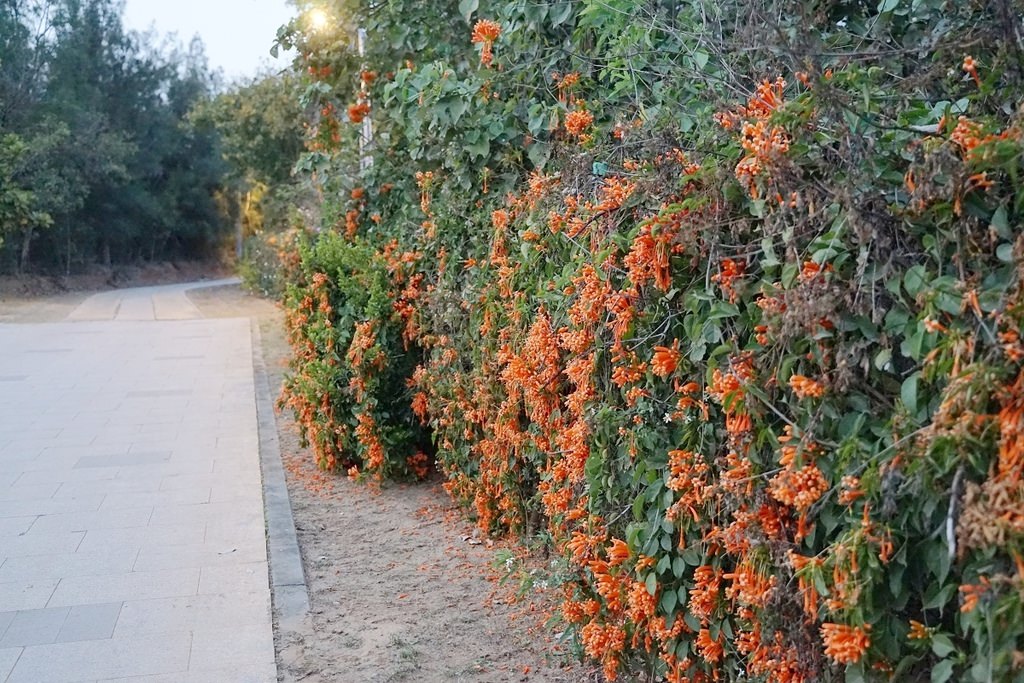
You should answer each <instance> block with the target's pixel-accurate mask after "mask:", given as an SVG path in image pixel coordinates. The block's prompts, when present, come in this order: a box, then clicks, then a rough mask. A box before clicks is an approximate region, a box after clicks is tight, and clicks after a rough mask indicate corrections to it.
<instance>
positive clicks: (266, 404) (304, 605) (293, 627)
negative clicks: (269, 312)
mask: <svg viewBox="0 0 1024 683" xmlns="http://www.w3.org/2000/svg"><path fill="white" fill-rule="evenodd" d="M249 327H250V330H251V336H252V365H253V373H254V376H255V380H256V382H255V386H256V417H257V422H258V431H259V444H260V447H259V451H260V470H261V471H262V473H263V512H264V517H265V520H266V525H267V557H268V560H269V564H270V590H271V596H272V599H273V607H274V617H275V622H276V623H277V626H278V630H279V631H280V632H281V633H280V635H283V633H284V632H285V631H293V632H294V631H301V630H302V628H303V626H302V625H303V620H304V619H305V617H306V616H307V614H308V613H309V592H308V590H307V588H306V575H305V572H304V571H303V568H302V553H301V552H300V550H299V540H298V537H297V536H296V533H295V518H294V517H293V516H292V504H291V499H290V498H289V497H288V486H287V483H286V482H285V475H284V465H283V464H282V463H281V447H280V443H279V442H278V438H277V421H276V417H275V415H274V401H273V398H272V394H271V392H270V378H269V374H268V372H267V364H266V360H265V359H264V357H263V345H262V335H261V334H260V327H259V320H258V319H256V318H250V321H249Z"/></svg>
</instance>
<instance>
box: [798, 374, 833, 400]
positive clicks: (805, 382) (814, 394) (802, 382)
mask: <svg viewBox="0 0 1024 683" xmlns="http://www.w3.org/2000/svg"><path fill="white" fill-rule="evenodd" d="M789 388H790V389H792V390H793V393H794V394H796V396H797V398H821V397H822V396H824V395H825V385H823V384H822V383H821V382H818V381H817V380H813V379H811V378H810V377H805V376H804V375H793V376H792V377H790V378H789Z"/></svg>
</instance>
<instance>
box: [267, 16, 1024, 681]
mask: <svg viewBox="0 0 1024 683" xmlns="http://www.w3.org/2000/svg"><path fill="white" fill-rule="evenodd" d="M336 9H337V10H338V16H345V17H355V18H357V20H358V21H359V22H361V23H362V25H364V26H366V27H367V29H368V33H369V42H368V46H369V47H368V50H367V53H366V55H365V57H363V58H362V60H360V58H359V57H357V56H356V55H354V54H352V51H351V50H350V48H349V46H348V42H347V41H346V40H344V39H342V38H339V35H344V31H347V30H349V29H347V28H345V27H344V26H343V25H342V23H341V22H340V21H339V26H338V28H337V31H338V32H342V33H340V34H333V35H324V34H322V33H316V32H313V31H312V30H309V31H305V30H303V26H302V20H301V19H300V20H299V21H297V22H296V24H295V25H294V26H292V27H291V29H290V31H286V32H285V33H284V34H283V36H284V40H285V41H286V42H294V43H296V44H297V45H298V47H299V49H300V52H301V54H302V58H301V60H302V67H303V69H304V70H306V72H307V73H308V75H309V78H310V87H309V90H308V97H309V98H310V99H311V100H312V101H315V102H316V103H317V106H318V108H319V109H320V111H321V114H322V119H321V123H320V126H319V128H318V129H317V130H315V131H313V135H312V137H311V142H310V149H311V153H310V155H309V157H308V158H307V159H306V161H305V164H306V167H307V168H308V169H309V170H310V171H312V172H314V173H315V174H316V177H317V179H318V180H319V182H320V183H321V185H322V188H323V190H324V196H325V205H324V209H325V216H326V217H327V221H328V222H327V224H326V225H325V228H324V230H323V231H322V232H321V233H320V234H319V236H317V237H316V238H315V239H311V240H309V241H308V243H307V244H306V245H305V246H303V247H302V249H301V265H299V266H298V268H297V269H296V271H295V275H294V276H293V277H292V283H291V285H290V287H289V293H288V295H287V304H288V311H289V321H290V329H291V334H292V341H293V344H294V345H295V349H296V355H295V359H294V361H293V366H292V368H293V373H292V376H291V378H290V379H289V381H288V384H287V387H286V392H285V400H286V401H287V402H288V403H290V405H292V406H293V407H294V408H295V410H296V414H297V415H298V417H299V418H300V420H301V422H302V424H303V425H304V428H305V429H306V431H307V434H308V435H309V437H310V439H311V441H312V442H313V444H314V445H315V446H316V452H317V454H318V457H319V459H320V464H321V465H322V466H324V467H328V468H344V469H350V472H351V473H352V474H356V473H360V475H361V476H379V477H385V476H409V475H420V476H422V474H424V473H425V471H426V470H425V464H426V463H427V462H428V461H429V460H431V459H434V460H436V464H437V467H438V468H439V469H440V471H441V472H442V473H443V475H444V477H445V487H446V489H447V490H448V491H449V493H450V494H451V495H452V496H453V497H454V498H455V499H456V500H457V501H459V502H460V503H462V504H464V505H465V506H466V509H467V510H468V511H469V512H470V514H472V515H473V516H474V517H475V519H476V520H477V522H478V524H479V525H480V527H481V528H482V529H484V530H486V531H488V532H491V533H506V532H513V533H520V534H527V535H531V536H535V537H537V538H539V539H541V540H543V541H544V543H546V544H547V546H548V547H550V548H551V549H552V551H553V552H554V554H555V555H556V556H557V557H558V558H560V564H559V565H558V569H557V570H556V571H555V574H554V576H552V577H549V578H550V580H553V581H556V582H557V583H558V585H560V586H561V588H562V590H563V591H564V596H565V599H564V603H563V605H562V608H561V611H560V614H558V615H554V617H555V619H556V620H557V621H559V622H560V624H561V625H560V626H559V630H561V631H562V632H564V633H565V634H566V638H567V639H568V640H569V641H570V642H571V643H573V644H574V646H575V647H576V648H578V651H579V652H580V653H581V654H582V655H585V656H586V657H589V658H593V659H594V660H597V661H599V662H601V663H602V664H603V666H604V671H605V675H606V677H607V678H608V679H610V680H611V679H615V678H616V677H620V678H622V677H629V676H633V675H646V676H652V675H653V676H654V677H656V678H664V679H665V680H668V681H674V682H679V681H710V680H737V679H747V680H765V681H777V682H783V681H786V682H796V681H819V680H841V679H843V678H844V677H845V680H847V681H857V680H932V681H946V680H958V681H990V680H1012V679H1016V678H1019V677H1021V676H1024V671H1022V666H1024V653H1022V650H1024V606H1022V598H1024V584H1022V581H1024V577H1022V574H1024V560H1022V556H1021V551H1022V541H1024V485H1022V481H1021V474H1022V465H1024V374H1022V368H1021V363H1022V361H1024V344H1022V342H1021V339H1020V335H1019V331H1020V328H1021V324H1022V322H1024V293H1022V287H1021V275H1022V271H1024V238H1022V236H1021V235H1022V231H1021V216H1022V210H1024V193H1022V192H1021V191H1020V189H1019V188H1020V180H1019V175H1020V171H1021V165H1022V161H1021V159H1022V157H1021V151H1022V139H1021V135H1022V131H1024V122H1022V120H1021V115H1020V113H1019V109H1018V106H1019V105H1020V100H1021V93H1022V90H1021V84H1022V82H1024V81H1022V76H1024V72H1022V69H1024V48H1022V46H1021V44H1020V42H1019V41H1020V38H1019V37H1020V36H1021V35H1022V33H1021V22H1020V16H1021V13H1020V9H1021V8H1020V7H1019V6H1018V5H1017V4H1016V3H1014V2H1010V1H1009V0H1004V1H1001V2H1000V1H997V2H987V3H976V2H962V3H946V2H942V1H940V0H914V1H913V2H911V1H910V0H883V2H881V3H880V4H879V5H878V6H877V7H876V6H875V3H873V2H872V3H860V2H834V3H812V2H803V3H801V2H795V1H791V2H787V1H780V2H770V1H766V0H761V1H759V2H755V3H748V2H700V1H694V2H687V3H669V2H654V1H650V2H642V3H636V2H625V1H624V0H603V1H601V2H598V1H596V0H595V1H589V0H585V1H583V2H553V3H547V4H538V3H533V2H528V1H527V0H510V1H507V2H490V3H478V2H476V1H475V0H463V1H462V2H460V3H458V6H456V5H455V4H454V3H451V2H440V3H436V2H431V3H420V2H411V1H406V2H402V1H400V0H392V1H391V2H387V3H383V4H374V5H373V7H372V8H371V6H370V4H369V3H366V4H364V3H360V2H354V1H353V2H349V3H345V6H344V7H340V6H339V7H337V8H336ZM460 14H461V17H460ZM453 27H454V29H453ZM346 110H347V112H348V115H347V116H345V115H344V114H342V113H341V112H345V111H346ZM364 117H369V119H370V120H371V121H372V122H373V125H374V128H375V135H374V139H373V142H372V144H369V145H362V146H361V145H359V144H358V138H359V135H360V134H361V131H362V130H363V129H362V126H361V125H357V124H360V123H361V122H362V121H363V119H364ZM366 157H369V159H370V160H372V163H367V159H366ZM645 680H646V679H645Z"/></svg>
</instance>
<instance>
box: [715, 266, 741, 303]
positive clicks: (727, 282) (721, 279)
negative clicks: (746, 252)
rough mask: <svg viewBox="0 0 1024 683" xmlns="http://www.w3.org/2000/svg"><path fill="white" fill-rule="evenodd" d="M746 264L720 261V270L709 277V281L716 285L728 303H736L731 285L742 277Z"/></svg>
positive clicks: (734, 291)
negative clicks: (727, 299)
mask: <svg viewBox="0 0 1024 683" xmlns="http://www.w3.org/2000/svg"><path fill="white" fill-rule="evenodd" d="M745 269H746V264H744V263H743V262H742V261H735V260H733V259H731V258H727V259H722V264H721V270H720V271H719V272H717V273H715V274H714V275H712V276H711V281H712V282H716V283H718V285H719V286H720V287H721V288H722V293H723V294H725V295H726V296H727V297H728V298H729V303H731V304H734V303H736V296H737V294H736V290H735V288H734V285H733V283H734V282H736V280H738V279H740V278H741V277H743V272H744V270H745Z"/></svg>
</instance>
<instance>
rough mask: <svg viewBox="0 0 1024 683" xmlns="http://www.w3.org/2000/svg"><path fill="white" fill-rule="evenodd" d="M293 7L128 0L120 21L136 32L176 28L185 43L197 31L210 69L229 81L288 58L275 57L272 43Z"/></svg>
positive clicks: (271, 1) (269, 1)
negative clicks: (217, 71)
mask: <svg viewBox="0 0 1024 683" xmlns="http://www.w3.org/2000/svg"><path fill="white" fill-rule="evenodd" d="M296 11H297V10H296V9H295V8H294V7H291V6H289V5H288V3H287V2H286V0H126V2H125V10H124V24H125V27H126V28H128V29H129V30H134V31H143V32H144V31H147V30H149V29H150V28H153V29H155V30H156V32H157V34H159V35H160V36H161V37H162V36H165V35H167V34H169V33H177V38H178V42H180V43H181V44H182V45H183V46H187V45H188V43H189V41H191V40H192V37H193V36H194V35H196V34H198V35H199V37H200V38H202V40H203V44H204V45H205V46H206V57H207V59H208V60H209V63H210V68H211V69H213V70H216V69H220V70H222V71H223V74H224V77H225V78H226V79H227V80H228V81H231V80H235V79H239V78H246V77H250V76H253V75H255V74H256V72H257V71H259V70H260V67H261V66H266V65H269V66H270V68H273V69H283V68H285V67H286V66H287V65H288V64H289V63H290V62H291V56H290V55H282V58H281V59H278V60H276V61H275V60H274V59H273V58H272V57H271V56H270V48H271V47H272V46H273V44H274V37H275V36H276V35H277V28H278V27H279V26H281V25H282V24H285V23H287V22H288V20H289V19H291V18H292V16H294V15H295V13H296ZM159 42H160V41H159V39H158V41H157V44H159Z"/></svg>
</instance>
